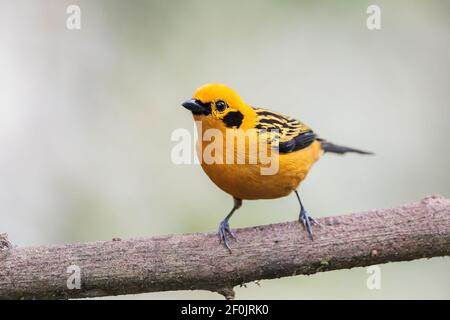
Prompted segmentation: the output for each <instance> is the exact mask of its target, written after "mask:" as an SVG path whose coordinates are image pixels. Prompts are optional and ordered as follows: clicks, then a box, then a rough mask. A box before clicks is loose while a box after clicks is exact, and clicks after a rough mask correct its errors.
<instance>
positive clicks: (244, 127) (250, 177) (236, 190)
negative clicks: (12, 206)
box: [183, 84, 368, 251]
mask: <svg viewBox="0 0 450 320" xmlns="http://www.w3.org/2000/svg"><path fill="white" fill-rule="evenodd" d="M183 106H184V107H186V108H187V109H189V110H191V112H192V113H193V116H194V119H195V121H196V123H197V129H198V136H199V137H200V138H201V139H199V141H198V143H197V154H198V157H199V159H201V165H202V168H203V170H204V171H205V173H206V174H207V175H208V177H209V178H210V179H211V180H212V181H213V182H214V183H215V184H216V185H217V186H218V187H219V188H220V189H222V190H223V191H225V192H226V193H228V194H230V195H231V196H233V198H234V200H235V205H234V207H233V209H232V211H231V212H230V214H229V215H228V216H227V217H226V218H225V220H224V221H222V223H221V224H220V227H219V236H220V238H221V240H223V242H224V244H225V246H226V247H227V248H228V249H230V247H229V244H228V241H227V234H228V235H230V236H231V237H234V234H233V232H232V231H231V229H230V227H229V225H228V219H229V218H230V217H231V215H232V214H233V212H234V211H235V210H236V209H238V208H239V207H240V206H241V203H242V200H256V199H274V198H280V197H284V196H287V195H289V194H290V193H291V192H292V191H294V192H295V193H296V195H297V197H298V200H299V202H300V207H301V210H300V221H301V222H302V223H303V224H304V225H305V227H306V229H307V231H308V233H309V235H310V236H311V237H312V233H311V224H312V223H314V222H315V221H314V219H312V218H311V217H310V216H309V215H308V214H307V212H306V210H305V209H304V208H303V205H302V203H301V201H300V197H299V196H298V193H297V191H296V189H297V187H298V185H299V184H300V183H301V181H302V180H304V179H305V177H306V176H307V174H308V172H309V170H310V169H311V167H312V165H313V164H314V162H316V161H317V160H318V159H319V158H320V156H321V155H322V154H323V153H324V152H326V151H329V152H334V153H341V154H342V153H346V152H356V153H362V154H368V152H364V151H361V150H357V149H352V148H348V147H342V146H338V145H335V144H332V143H329V142H326V141H324V140H321V139H318V138H317V136H316V135H315V134H314V132H313V131H312V130H311V129H310V128H309V127H308V126H306V125H305V124H304V123H302V122H300V121H298V120H296V119H293V118H291V117H288V116H285V115H282V114H280V113H277V112H274V111H271V110H267V109H259V108H254V107H251V106H249V105H248V104H247V103H245V102H244V101H243V100H242V99H241V97H239V95H238V94H237V93H236V92H235V91H233V90H232V89H230V88H229V87H227V86H226V85H223V84H207V85H204V86H202V87H200V88H199V89H197V91H196V92H195V93H194V95H193V97H192V99H191V100H189V101H186V102H185V103H183ZM209 133H213V134H209ZM219 133H220V134H219ZM238 134H248V135H249V137H253V136H255V137H256V138H257V140H252V139H251V138H249V137H247V138H244V140H240V141H241V142H242V143H244V144H243V148H238V147H237V145H238V140H239V138H237V137H238ZM252 134H254V135H253V136H252ZM212 136H214V138H212ZM227 137H233V138H232V139H228V140H227ZM218 139H221V140H222V141H217V140H218ZM230 141H231V142H230ZM230 143H231V144H230ZM256 144H257V145H256ZM255 149H257V150H258V151H259V150H263V151H264V152H266V154H268V155H270V164H269V163H268V162H264V161H263V159H262V158H261V159H260V158H259V157H256V158H257V159H256V161H253V162H251V161H250V159H255V158H252V157H253V156H254V155H253V153H254V152H255ZM210 150H213V152H209V153H208V151H210ZM252 152H253V153H252ZM208 155H211V157H213V158H214V159H215V160H216V161H211V159H207V156H208ZM230 159H233V160H234V161H233V162H230V161H229V160H230ZM237 159H240V161H241V163H236V162H237ZM227 160H228V161H227ZM273 161H275V162H273ZM274 163H276V165H277V167H276V170H275V171H274V172H273V173H272V172H271V174H262V172H263V170H264V168H265V169H266V170H267V169H268V168H269V167H270V165H273V164H274ZM230 251H231V250H230Z"/></svg>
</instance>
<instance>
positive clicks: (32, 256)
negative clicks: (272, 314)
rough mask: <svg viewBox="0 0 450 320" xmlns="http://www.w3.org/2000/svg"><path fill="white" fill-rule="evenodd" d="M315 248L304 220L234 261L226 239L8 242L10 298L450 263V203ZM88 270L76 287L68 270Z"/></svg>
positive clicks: (344, 222)
mask: <svg viewBox="0 0 450 320" xmlns="http://www.w3.org/2000/svg"><path fill="white" fill-rule="evenodd" d="M318 221H319V223H320V224H321V226H317V227H315V229H314V232H315V237H314V241H311V240H309V239H308V237H307V235H306V232H305V231H304V229H303V227H302V225H301V224H300V223H298V222H296V221H295V222H287V223H279V224H273V225H266V226H258V227H252V228H244V229H237V230H236V235H237V238H238V241H237V242H232V243H231V244H232V249H233V252H232V254H230V253H229V252H228V251H227V250H226V249H225V248H224V247H223V246H222V245H220V244H219V242H218V237H217V235H216V233H199V234H183V235H169V236H160V237H153V238H145V239H130V240H120V239H114V240H113V241H99V242H91V243H76V244H68V245H58V246H40V247H25V248H14V247H12V246H11V245H10V244H9V242H8V241H7V239H6V237H0V298H1V299H17V298H79V297H96V296H109V295H118V294H135V293H142V292H154V291H167V290H186V289H191V290H194V289H206V290H211V291H215V292H219V293H221V294H223V295H225V296H226V297H228V298H232V297H233V295H234V292H233V290H232V288H233V287H234V286H236V285H240V284H244V283H246V282H251V281H254V280H260V279H272V278H279V277H285V276H292V275H298V274H313V273H316V272H322V271H328V270H336V269H344V268H353V267H361V266H368V265H373V264H380V263H386V262H389V261H408V260H413V259H419V258H430V257H435V256H446V255H450V200H448V199H444V198H442V197H437V196H433V197H428V198H425V199H423V200H422V201H420V202H417V203H413V204H409V205H404V206H400V207H397V208H392V209H384V210H371V211H367V212H362V213H356V214H349V215H343V216H336V217H327V218H322V219H318ZM70 265H76V266H78V267H79V268H80V271H81V288H80V289H72V290H70V289H68V287H67V279H68V278H69V276H70V273H67V268H68V267H69V266H70Z"/></svg>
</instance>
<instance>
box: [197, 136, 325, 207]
mask: <svg viewBox="0 0 450 320" xmlns="http://www.w3.org/2000/svg"><path fill="white" fill-rule="evenodd" d="M203 150H204V146H203V148H198V149H197V151H198V152H200V151H202V152H203ZM322 152H323V151H322V149H321V147H320V142H318V141H316V142H314V143H313V144H311V145H310V146H309V147H307V148H305V149H301V150H298V151H295V152H291V153H285V154H278V155H275V156H274V158H273V159H272V161H278V170H277V171H276V172H275V174H272V175H262V174H261V167H262V165H261V164H248V163H247V164H207V163H205V162H203V161H202V168H203V170H204V171H205V173H206V174H207V175H208V177H209V178H210V179H211V180H212V181H213V182H214V183H215V184H216V185H217V186H218V187H219V188H220V189H222V190H223V191H225V192H226V193H228V194H230V195H232V196H233V197H235V198H238V199H243V200H256V199H274V198H280V197H284V196H287V195H288V194H290V193H291V192H292V191H294V190H295V189H296V188H297V187H298V185H299V184H300V182H301V181H302V180H303V179H305V177H306V175H307V174H308V172H309V170H310V169H311V166H312V165H313V164H314V162H316V161H317V160H318V159H319V158H320V156H321V155H322ZM202 156H203V154H199V158H200V159H203V158H202Z"/></svg>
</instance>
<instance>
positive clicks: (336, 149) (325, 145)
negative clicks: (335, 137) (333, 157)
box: [320, 140, 373, 154]
mask: <svg viewBox="0 0 450 320" xmlns="http://www.w3.org/2000/svg"><path fill="white" fill-rule="evenodd" d="M320 143H321V146H322V150H323V151H325V152H331V153H338V154H344V153H347V152H353V153H359V154H373V152H367V151H363V150H358V149H353V148H349V147H344V146H339V145H337V144H334V143H331V142H328V141H324V140H321V141H320Z"/></svg>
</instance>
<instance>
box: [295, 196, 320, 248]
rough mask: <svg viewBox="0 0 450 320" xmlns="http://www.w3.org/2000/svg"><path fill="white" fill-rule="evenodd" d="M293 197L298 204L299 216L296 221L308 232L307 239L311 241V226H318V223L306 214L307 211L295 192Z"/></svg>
mask: <svg viewBox="0 0 450 320" xmlns="http://www.w3.org/2000/svg"><path fill="white" fill-rule="evenodd" d="M295 195H296V196H297V199H298V202H299V203H300V216H299V218H298V220H299V221H300V222H301V223H302V224H303V226H304V227H305V229H306V231H307V232H308V236H309V238H310V239H311V240H313V235H312V229H311V225H313V224H317V225H319V223H318V222H317V221H316V220H315V219H314V218H313V217H311V216H310V215H309V214H308V211H306V210H305V208H304V207H303V203H302V200H300V196H299V194H298V192H297V190H295Z"/></svg>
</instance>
